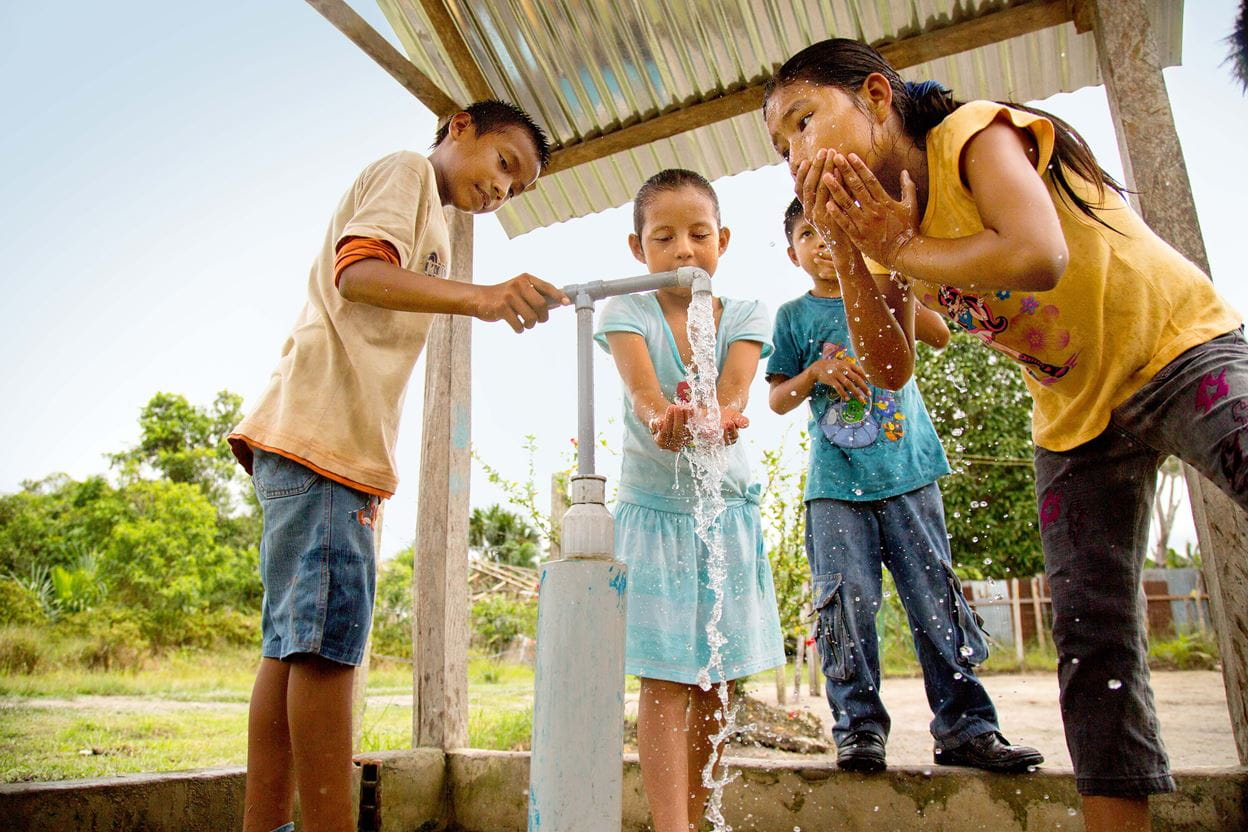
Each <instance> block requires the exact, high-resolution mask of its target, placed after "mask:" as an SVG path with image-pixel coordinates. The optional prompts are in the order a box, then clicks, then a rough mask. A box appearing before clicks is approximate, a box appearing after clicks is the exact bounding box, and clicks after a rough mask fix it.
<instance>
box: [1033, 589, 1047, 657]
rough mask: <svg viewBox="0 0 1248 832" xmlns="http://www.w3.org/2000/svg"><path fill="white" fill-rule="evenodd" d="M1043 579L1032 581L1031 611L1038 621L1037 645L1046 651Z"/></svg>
mask: <svg viewBox="0 0 1248 832" xmlns="http://www.w3.org/2000/svg"><path fill="white" fill-rule="evenodd" d="M1041 583H1042V581H1041V579H1040V576H1039V575H1037V576H1035V577H1033V578H1032V579H1031V611H1032V613H1033V614H1034V615H1035V619H1036V644H1038V645H1039V646H1040V649H1041V650H1043V649H1044V641H1045V639H1044V609H1043V608H1042V607H1041V606H1040V588H1041V586H1040V585H1041Z"/></svg>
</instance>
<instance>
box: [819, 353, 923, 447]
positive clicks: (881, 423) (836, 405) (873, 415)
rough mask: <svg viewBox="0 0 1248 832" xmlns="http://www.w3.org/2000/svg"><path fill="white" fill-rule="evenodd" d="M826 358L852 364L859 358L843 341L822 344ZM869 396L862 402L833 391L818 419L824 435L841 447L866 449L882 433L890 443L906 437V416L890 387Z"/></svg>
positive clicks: (873, 391)
mask: <svg viewBox="0 0 1248 832" xmlns="http://www.w3.org/2000/svg"><path fill="white" fill-rule="evenodd" d="M823 358H825V359H826V358H839V359H842V360H844V359H848V360H849V361H851V362H853V363H857V360H856V359H855V358H854V357H853V356H852V355H850V354H849V350H848V349H846V347H845V346H844V345H843V344H827V343H825V344H824V345H823ZM869 395H870V398H869V399H868V400H867V401H865V402H861V401H859V400H858V399H849V400H845V399H841V398H840V397H839V396H837V394H836V393H835V392H833V391H831V390H829V391H828V398H829V399H830V400H831V401H830V403H829V404H828V409H827V410H826V411H824V414H823V417H822V418H821V419H820V420H819V428H820V430H822V431H823V435H824V437H825V438H826V439H827V440H828V441H829V442H831V443H832V444H833V445H836V446H838V447H841V448H865V447H867V446H868V445H871V444H872V443H874V442H875V441H876V440H877V439H879V437H880V434H881V433H883V434H884V438H885V439H887V440H888V441H890V442H897V441H899V440H900V439H901V438H902V437H903V436H905V433H906V432H905V428H904V425H903V423H904V422H905V419H906V415H905V414H904V413H902V412H901V410H899V409H898V407H897V399H896V398H894V396H893V394H892V393H891V392H889V391H887V390H881V389H878V388H875V387H872V388H871V392H870V394H869Z"/></svg>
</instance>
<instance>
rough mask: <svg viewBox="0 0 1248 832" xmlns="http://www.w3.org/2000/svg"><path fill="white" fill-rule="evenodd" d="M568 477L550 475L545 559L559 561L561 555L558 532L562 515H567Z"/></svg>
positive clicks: (556, 474)
mask: <svg viewBox="0 0 1248 832" xmlns="http://www.w3.org/2000/svg"><path fill="white" fill-rule="evenodd" d="M568 506H569V503H568V477H567V475H566V474H562V473H555V474H551V475H550V540H549V541H547V555H546V557H547V559H548V560H559V558H560V557H562V555H561V554H560V553H561V552H562V549H561V547H560V546H559V530H560V527H561V526H562V525H563V515H565V514H567V513H568Z"/></svg>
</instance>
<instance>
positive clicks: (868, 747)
mask: <svg viewBox="0 0 1248 832" xmlns="http://www.w3.org/2000/svg"><path fill="white" fill-rule="evenodd" d="M836 765H837V766H838V767H839V768H842V769H844V770H845V771H862V772H871V771H883V770H884V767H885V765H886V763H885V762H884V738H883V737H881V736H880V735H879V734H877V733H875V732H874V731H855V732H853V733H852V734H850V735H849V736H847V737H846V738H845V739H843V740H841V742H840V743H839V744H838V745H837V746H836Z"/></svg>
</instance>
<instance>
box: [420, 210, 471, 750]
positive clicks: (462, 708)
mask: <svg viewBox="0 0 1248 832" xmlns="http://www.w3.org/2000/svg"><path fill="white" fill-rule="evenodd" d="M446 220H447V225H448V227H449V229H450V235H451V274H450V279H452V280H460V281H465V282H471V280H472V217H471V216H470V215H468V214H462V213H460V212H458V211H456V210H454V209H452V208H447V209H446ZM471 325H472V321H471V320H470V319H468V318H465V317H455V316H450V315H439V316H437V317H436V318H435V319H434V323H433V327H432V329H431V330H430V332H429V340H428V342H427V344H426V353H425V355H426V362H427V364H426V367H425V411H424V426H423V431H422V436H421V448H420V515H419V517H418V519H417V521H416V554H415V561H414V568H413V570H412V610H413V613H414V615H413V621H412V640H413V645H412V660H413V661H412V682H413V686H412V699H413V702H412V747H413V748H420V747H422V746H426V747H433V748H444V749H446V748H460V747H463V746H465V745H467V743H468V478H469V474H470V473H471V468H470V465H471V460H470V457H469V448H468V441H469V435H470V428H471V424H472V414H471V408H470V399H469V391H470V383H471V366H472V360H471V359H472V355H471Z"/></svg>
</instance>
